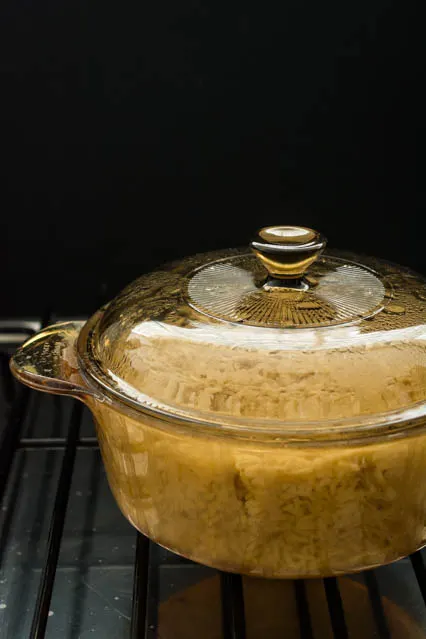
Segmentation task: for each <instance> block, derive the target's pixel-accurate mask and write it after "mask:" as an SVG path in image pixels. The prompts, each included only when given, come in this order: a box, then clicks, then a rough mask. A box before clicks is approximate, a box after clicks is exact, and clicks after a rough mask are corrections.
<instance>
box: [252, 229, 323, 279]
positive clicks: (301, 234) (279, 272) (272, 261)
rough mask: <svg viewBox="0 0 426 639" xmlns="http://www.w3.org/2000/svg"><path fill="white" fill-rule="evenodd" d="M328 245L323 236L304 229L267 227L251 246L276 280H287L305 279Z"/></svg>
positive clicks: (259, 233)
mask: <svg viewBox="0 0 426 639" xmlns="http://www.w3.org/2000/svg"><path fill="white" fill-rule="evenodd" d="M326 244H327V240H326V238H325V237H324V236H323V235H321V233H318V232H317V231H313V230H312V229H308V228H304V227H303V226H266V227H264V228H262V229H260V231H258V233H257V236H256V238H255V239H254V240H253V241H252V242H251V243H250V246H251V248H252V249H253V251H254V253H255V254H256V256H257V257H258V258H259V260H260V261H261V262H262V264H263V266H264V267H265V268H266V269H267V271H268V272H269V274H270V275H271V276H272V277H273V278H275V279H281V280H287V279H296V278H300V277H302V275H303V274H304V273H305V271H306V270H307V269H308V268H309V266H310V265H311V264H312V263H313V262H315V260H316V259H317V258H318V257H319V256H320V255H321V253H322V251H323V250H324V248H325V246H326Z"/></svg>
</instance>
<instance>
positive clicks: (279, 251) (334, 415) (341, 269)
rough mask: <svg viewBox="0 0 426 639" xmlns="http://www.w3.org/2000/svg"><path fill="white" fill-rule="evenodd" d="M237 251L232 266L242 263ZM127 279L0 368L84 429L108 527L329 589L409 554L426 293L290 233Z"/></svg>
mask: <svg viewBox="0 0 426 639" xmlns="http://www.w3.org/2000/svg"><path fill="white" fill-rule="evenodd" d="M250 249H251V250H250ZM250 249H243V250H226V251H221V252H217V253H210V254H204V255H196V256H194V257H191V258H187V259H185V260H183V261H181V262H179V263H175V264H171V265H169V266H168V267H165V268H163V269H160V270H157V271H155V272H153V273H150V274H149V275H145V276H143V277H141V278H140V279H138V280H137V281H136V282H134V283H133V284H131V285H130V286H129V287H127V288H126V289H125V290H124V291H123V292H122V293H121V294H120V295H119V296H118V297H117V298H116V299H115V300H113V301H112V302H111V303H110V304H108V305H107V306H105V307H104V308H101V309H100V310H99V311H98V312H97V313H95V314H94V315H93V317H92V318H91V319H89V321H88V322H87V323H75V322H74V323H65V324H58V325H56V326H50V327H49V328H46V329H44V330H42V331H41V332H39V333H38V334H37V335H35V336H34V337H32V338H31V339H30V340H28V341H27V342H26V343H25V344H24V345H23V346H22V347H21V348H20V349H19V350H18V351H17V352H16V354H15V356H14V357H13V359H12V363H11V366H12V371H13V373H14V374H15V375H16V377H17V378H18V379H20V380H21V381H22V382H24V383H26V384H28V385H29V386H31V387H33V388H37V389H39V390H44V391H47V392H50V393H59V394H64V395H66V394H67V395H72V396H74V397H76V398H78V399H81V400H82V401H84V402H85V403H86V404H87V405H88V406H89V408H90V409H91V411H92V412H93V415H94V418H95V421H96V425H97V433H98V438H99V442H100V447H101V452H102V457H103V461H104V464H105V468H106V471H107V475H108V479H109V483H110V486H111V489H112V492H113V493H114V496H115V498H116V500H117V502H118V504H119V506H120V508H121V510H122V512H123V514H124V515H125V516H126V517H127V518H128V519H129V520H130V521H131V522H132V524H133V525H134V526H135V527H136V528H137V529H138V530H140V531H141V532H143V533H144V534H146V535H148V536H149V537H150V538H151V539H153V540H155V541H156V542H158V543H159V544H162V545H163V546H165V547H167V548H169V549H171V550H173V551H175V552H177V553H180V554H182V555H184V556H187V557H189V558H191V559H193V560H195V561H199V562H201V563H204V564H207V565H211V566H214V567H217V568H221V569H224V570H229V571H236V572H239V573H246V574H249V575H259V576H264V577H278V578H287V577H288V578H290V577H291V578H295V577H319V576H329V575H338V574H341V573H348V572H353V571H358V570H363V569H365V568H369V567H373V566H376V565H379V564H385V563H388V562H391V561H394V560H396V559H398V558H400V557H402V556H404V555H407V554H408V553H411V552H413V551H414V550H416V549H418V548H420V547H421V546H423V545H424V544H425V539H426V532H425V519H426V481H425V480H426V432H425V426H426V401H425V400H426V342H425V339H426V325H425V324H426V322H425V320H426V313H425V301H426V286H425V281H424V280H423V279H422V278H421V277H420V276H419V275H416V274H414V273H412V272H410V271H408V270H405V269H402V268H400V267H397V266H394V265H390V264H388V263H385V262H381V261H379V260H376V259H371V258H360V257H356V256H353V255H347V254H342V253H336V252H327V253H324V249H325V238H324V237H323V236H322V235H320V234H319V233H317V232H315V231H312V230H310V229H305V228H301V227H289V226H279V227H268V228H266V229H262V230H261V231H259V233H258V234H257V236H256V238H255V239H254V240H253V242H252V243H251V247H250Z"/></svg>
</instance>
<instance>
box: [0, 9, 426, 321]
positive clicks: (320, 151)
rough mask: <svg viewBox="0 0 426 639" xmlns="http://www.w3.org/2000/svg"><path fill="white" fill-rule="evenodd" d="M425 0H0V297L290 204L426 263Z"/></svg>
mask: <svg viewBox="0 0 426 639" xmlns="http://www.w3.org/2000/svg"><path fill="white" fill-rule="evenodd" d="M414 9H415V5H414V2H411V0H409V1H408V2H404V3H402V2H399V3H397V2H393V3H392V2H389V1H387V2H386V1H385V0H357V1H356V2H355V1H353V0H347V1H345V2H342V0H339V1H334V2H318V0H306V1H303V0H297V1H296V0H287V1H285V2H284V1H283V0H280V1H276V2H274V3H269V2H266V3H258V2H257V3H255V2H253V0H249V1H247V2H244V3H243V2H241V1H239V0H237V1H236V2H228V3H226V4H225V5H221V4H220V3H218V2H207V1H206V0H200V1H197V0H157V1H156V2H146V1H143V0H141V1H139V2H137V3H136V2H131V3H126V2H124V3H112V2H109V1H108V0H107V1H106V2H102V3H101V2H98V1H97V0H94V1H93V2H90V3H89V2H88V1H87V0H84V1H83V0H38V1H37V2H36V1H34V0H14V1H13V2H12V1H11V0H3V2H2V4H1V8H0V18H1V20H0V25H1V26H0V65H1V96H0V109H1V113H2V117H1V122H2V139H1V145H0V153H1V155H2V156H3V159H2V166H3V169H2V175H1V253H0V260H1V264H2V267H1V279H2V281H1V282H0V285H1V288H0V291H1V295H2V298H1V299H2V303H1V309H0V313H1V315H3V316H14V315H20V314H28V315H32V314H36V313H39V312H41V311H42V310H43V309H44V307H45V306H46V304H47V303H48V302H49V301H50V302H53V304H54V306H55V307H56V308H57V309H58V310H59V311H60V312H62V313H64V314H68V313H74V314H77V313H86V312H90V311H92V310H94V309H95V308H96V307H97V306H98V304H99V290H100V289H101V291H102V295H103V296H105V297H106V298H109V297H110V296H112V295H113V294H115V293H116V292H117V291H118V290H119V289H120V287H122V286H123V285H124V284H125V283H126V282H128V281H129V280H131V279H133V278H134V277H136V276H137V275H139V274H140V273H142V272H143V271H146V270H148V269H151V268H152V267H154V266H156V265H157V264H159V263H161V262H162V261H164V260H166V259H169V258H176V257H179V256H183V255H185V254H188V253H192V252H196V251H199V250H208V249H213V248H218V247H227V246H235V245H243V244H244V243H246V242H247V241H248V239H249V237H250V235H251V234H252V232H253V231H254V230H255V229H256V228H257V227H259V226H263V225H265V224H274V223H275V224H276V223H278V224H279V223H284V224H285V223H296V224H303V225H308V226H313V227H315V228H318V229H320V230H321V231H323V232H324V233H325V234H326V235H327V236H328V238H329V242H330V244H331V245H333V246H340V247H342V248H350V249H357V250H359V251H360V252H366V253H372V254H376V255H379V256H381V257H384V258H388V259H391V260H394V261H399V262H401V263H404V264H407V265H409V266H411V267H413V268H415V269H417V270H420V271H423V272H425V271H426V259H425V252H424V250H423V246H424V241H423V238H422V233H421V225H422V216H423V215H424V213H423V205H424V192H423V190H422V189H421V188H420V185H419V184H418V182H417V180H416V176H415V173H416V171H415V170H416V164H417V162H418V160H417V158H416V155H415V150H416V147H418V146H419V144H418V137H419V135H420V132H421V128H422V126H421V124H422V117H423V116H422V112H423V114H424V105H422V104H420V91H419V89H418V87H419V86H421V83H422V74H421V70H422V68H423V61H424V51H423V50H422V47H421V43H422V40H423V39H424V36H423V34H421V33H420V29H419V27H418V26H417V24H418V23H419V22H420V21H419V20H418V18H416V15H415V11H414Z"/></svg>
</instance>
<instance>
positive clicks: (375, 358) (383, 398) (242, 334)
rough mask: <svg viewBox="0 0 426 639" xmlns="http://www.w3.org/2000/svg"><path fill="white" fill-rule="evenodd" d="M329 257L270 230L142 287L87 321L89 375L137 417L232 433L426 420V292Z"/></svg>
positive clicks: (318, 238)
mask: <svg viewBox="0 0 426 639" xmlns="http://www.w3.org/2000/svg"><path fill="white" fill-rule="evenodd" d="M325 246H326V240H325V238H324V237H323V236H322V235H321V234H320V233H318V232H316V231H313V230H311V229H307V228H303V227H294V226H273V227H267V228H263V229H261V230H260V231H259V232H258V234H257V236H256V237H255V239H253V241H252V242H251V245H250V247H247V248H246V249H231V250H225V251H219V252H215V253H206V254H200V255H195V256H192V257H189V258H186V259H184V260H182V261H181V262H179V263H173V264H170V265H168V266H166V267H163V268H162V269H159V270H157V271H154V272H152V273H150V274H148V275H144V276H143V277H141V278H139V279H138V280H136V281H135V282H133V283H132V284H131V285H129V286H128V287H127V288H126V289H124V290H123V291H122V293H120V294H119V295H118V297H117V298H116V299H115V300H113V301H112V302H111V303H110V304H109V305H108V306H107V307H105V308H104V309H101V310H100V311H99V312H98V313H96V314H95V315H94V316H93V317H92V318H91V320H89V322H88V323H87V325H86V327H85V329H84V330H83V331H82V335H81V338H80V340H79V353H80V358H81V361H82V364H83V370H85V372H86V374H87V376H88V377H89V378H90V379H91V380H92V381H93V382H94V383H95V384H98V385H100V386H102V388H103V391H104V392H105V393H106V394H107V395H109V396H110V397H113V398H115V399H119V400H120V401H121V402H124V403H126V404H128V405H130V406H131V407H133V408H134V409H135V408H136V409H137V410H142V411H145V412H146V411H148V412H154V413H156V414H158V413H160V414H161V415H163V416H164V415H166V416H167V417H171V418H178V419H184V420H186V421H188V420H189V421H191V422H194V421H196V422H199V423H201V422H202V423H208V424H216V425H222V426H224V425H227V426H230V427H233V428H253V429H255V430H258V429H262V428H263V429H272V431H271V432H281V431H283V430H285V429H288V430H289V431H291V430H292V431H293V432H296V431H297V430H298V429H299V431H298V432H300V433H302V431H303V428H305V427H306V428H311V427H312V428H315V429H316V430H317V431H318V432H320V431H321V429H324V428H325V429H329V428H334V427H335V428H341V427H342V425H343V424H344V425H345V428H349V427H352V426H355V425H356V426H358V427H364V426H365V427H366V428H370V427H371V425H372V424H373V423H374V424H378V423H379V422H380V423H382V422H383V423H392V422H400V421H401V420H402V419H405V420H406V419H417V418H418V417H419V416H420V417H421V416H422V415H424V414H425V413H426V410H425V407H426V404H425V399H426V342H425V339H426V283H425V280H424V279H423V278H422V277H421V276H419V275H417V274H414V273H412V272H410V271H408V270H406V269H403V268H401V267H398V266H395V265H392V264H389V263H386V262H382V261H379V260H377V259H373V258H365V257H362V258H361V257H357V256H354V255H349V254H343V253H338V252H336V251H330V252H324V249H325ZM363 425H364V426H363ZM303 432H304V431H303Z"/></svg>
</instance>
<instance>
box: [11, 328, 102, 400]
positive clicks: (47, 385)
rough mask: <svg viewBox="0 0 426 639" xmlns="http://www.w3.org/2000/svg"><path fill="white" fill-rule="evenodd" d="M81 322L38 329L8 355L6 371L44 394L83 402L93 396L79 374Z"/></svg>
mask: <svg viewBox="0 0 426 639" xmlns="http://www.w3.org/2000/svg"><path fill="white" fill-rule="evenodd" d="M83 326H84V322H63V323H61V324H54V325H52V326H48V327H47V328H44V329H42V330H41V331H39V332H38V333H36V334H35V335H33V336H32V337H30V339H28V340H27V341H26V342H25V343H24V344H22V346H21V347H20V348H18V350H17V351H16V352H15V354H14V355H13V356H12V358H11V361H10V368H11V371H12V373H13V375H14V376H15V377H16V378H17V379H18V380H19V381H20V382H23V383H24V384H26V385H27V386H30V387H31V388H35V389H37V390H40V391H44V392H46V393H53V394H54V395H72V396H74V397H77V398H79V399H84V398H85V397H87V395H93V394H94V393H93V391H92V390H91V389H90V388H89V387H88V386H87V385H86V383H85V381H84V380H83V378H82V377H81V375H80V369H79V365H78V361H77V352H76V340H77V337H78V335H79V333H80V330H81V328H82V327H83Z"/></svg>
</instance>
